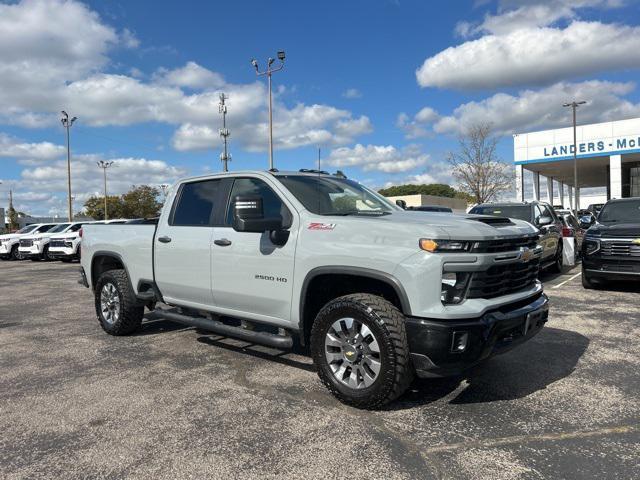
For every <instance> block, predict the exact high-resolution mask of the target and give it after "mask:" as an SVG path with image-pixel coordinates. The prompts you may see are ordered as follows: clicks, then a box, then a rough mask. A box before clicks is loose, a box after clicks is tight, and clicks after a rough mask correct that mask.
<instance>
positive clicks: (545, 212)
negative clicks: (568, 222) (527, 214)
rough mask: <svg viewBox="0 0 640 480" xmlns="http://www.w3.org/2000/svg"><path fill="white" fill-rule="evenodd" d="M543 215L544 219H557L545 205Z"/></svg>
mask: <svg viewBox="0 0 640 480" xmlns="http://www.w3.org/2000/svg"><path fill="white" fill-rule="evenodd" d="M543 215H544V216H545V217H551V218H552V219H553V220H556V219H557V217H556V216H555V214H554V213H553V211H552V210H551V209H550V208H549V207H547V206H546V205H545V206H544V210H543Z"/></svg>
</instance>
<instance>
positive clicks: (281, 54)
mask: <svg viewBox="0 0 640 480" xmlns="http://www.w3.org/2000/svg"><path fill="white" fill-rule="evenodd" d="M277 57H278V60H280V65H278V66H277V67H275V68H272V67H271V66H272V65H273V63H274V62H275V59H273V58H271V57H269V59H268V60H267V69H266V70H265V71H264V72H261V71H260V69H259V67H258V62H257V60H256V59H255V58H254V59H252V60H251V65H253V68H255V69H256V75H257V76H259V77H260V76H263V75H266V76H267V79H268V83H269V170H272V169H273V112H272V109H273V107H272V100H271V75H272V74H273V73H274V72H277V71H279V70H282V69H283V68H284V58H285V55H284V50H280V51H278V54H277Z"/></svg>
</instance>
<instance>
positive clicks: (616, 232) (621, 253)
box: [582, 197, 640, 288]
mask: <svg viewBox="0 0 640 480" xmlns="http://www.w3.org/2000/svg"><path fill="white" fill-rule="evenodd" d="M582 257H583V260H582V285H583V286H584V288H594V287H597V286H598V285H599V284H600V282H602V281H603V280H605V279H609V280H636V281H637V280H640V197H635V198H623V199H619V200H610V201H608V202H607V203H606V204H605V205H604V207H602V210H600V214H599V215H598V220H597V221H596V223H595V224H594V225H593V226H592V227H591V228H590V229H589V230H587V235H586V236H585V239H584V243H583V244H582Z"/></svg>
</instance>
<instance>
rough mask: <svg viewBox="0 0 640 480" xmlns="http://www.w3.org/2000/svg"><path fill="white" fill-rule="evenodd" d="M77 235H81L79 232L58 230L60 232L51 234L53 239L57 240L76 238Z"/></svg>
mask: <svg viewBox="0 0 640 480" xmlns="http://www.w3.org/2000/svg"><path fill="white" fill-rule="evenodd" d="M77 236H79V234H78V232H67V233H64V232H62V233H60V232H58V233H52V234H51V240H54V239H55V240H63V239H65V238H75V237H77Z"/></svg>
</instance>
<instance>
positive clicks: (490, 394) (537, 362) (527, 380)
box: [388, 327, 589, 410]
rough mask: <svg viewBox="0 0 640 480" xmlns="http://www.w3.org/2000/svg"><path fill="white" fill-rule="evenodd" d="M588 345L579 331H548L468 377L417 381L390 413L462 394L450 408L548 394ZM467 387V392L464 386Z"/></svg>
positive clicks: (550, 329)
mask: <svg viewBox="0 0 640 480" xmlns="http://www.w3.org/2000/svg"><path fill="white" fill-rule="evenodd" d="M588 345H589V339H588V338H587V337H585V336H583V335H580V334H579V333H577V332H574V331H570V330H562V329H558V328H551V327H546V328H545V329H543V330H542V331H541V332H540V334H538V336H537V337H536V338H535V339H533V340H532V341H530V342H527V343H525V344H524V345H521V346H520V347H519V348H517V349H515V350H512V351H511V352H508V353H506V354H504V355H499V356H496V357H493V358H491V359H489V360H487V361H486V362H484V363H482V364H481V365H478V366H476V367H474V368H472V369H470V370H469V371H468V372H466V373H465V374H464V375H461V376H458V377H451V378H441V379H416V381H415V382H414V384H413V385H412V387H411V388H410V390H409V391H407V393H406V394H405V395H403V396H402V397H401V398H400V399H399V400H398V401H397V402H395V403H392V404H391V405H389V407H388V409H389V410H401V409H408V408H414V407H416V406H420V405H425V404H429V403H431V402H435V401H437V400H440V399H441V398H444V397H446V396H448V395H451V394H452V393H454V392H456V391H457V390H459V389H461V388H462V390H460V392H459V393H457V395H455V397H453V398H452V399H451V400H449V403H452V404H470V403H487V402H494V401H499V400H515V399H518V398H523V397H526V396H527V395H531V394H532V393H534V392H536V391H538V390H543V389H545V388H546V387H547V386H548V385H550V384H552V383H554V382H557V381H558V380H561V379H563V378H565V377H567V376H569V375H570V374H571V373H572V372H573V371H574V370H575V367H576V364H577V363H578V360H579V359H580V357H582V355H583V354H584V352H585V351H586V350H587V347H588ZM465 383H466V387H464V386H463V384H465Z"/></svg>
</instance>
